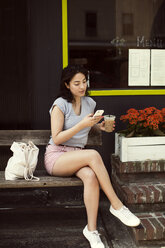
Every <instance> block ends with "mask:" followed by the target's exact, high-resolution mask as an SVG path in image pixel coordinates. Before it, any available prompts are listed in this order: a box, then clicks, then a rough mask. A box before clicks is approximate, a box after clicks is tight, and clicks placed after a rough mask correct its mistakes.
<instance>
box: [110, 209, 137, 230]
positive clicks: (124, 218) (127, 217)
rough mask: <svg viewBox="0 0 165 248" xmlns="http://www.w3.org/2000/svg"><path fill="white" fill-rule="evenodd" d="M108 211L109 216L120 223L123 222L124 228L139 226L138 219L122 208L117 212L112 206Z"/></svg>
mask: <svg viewBox="0 0 165 248" xmlns="http://www.w3.org/2000/svg"><path fill="white" fill-rule="evenodd" d="M109 211H110V212H111V214H113V215H114V216H116V217H117V218H118V219H119V220H120V221H121V222H123V223H124V224H125V225H126V226H132V227H135V226H138V225H139V224H140V219H139V218H138V217H137V216H135V215H134V214H133V213H131V211H130V210H129V209H128V208H127V207H125V206H122V207H121V208H120V209H119V210H115V209H114V208H113V207H112V206H111V207H110V209H109Z"/></svg>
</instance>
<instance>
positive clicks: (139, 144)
mask: <svg viewBox="0 0 165 248" xmlns="http://www.w3.org/2000/svg"><path fill="white" fill-rule="evenodd" d="M115 155H117V156H119V158H120V160H121V161H122V162H128V161H144V160H161V159H163V160H165V136H154V137H131V138H125V137H123V136H121V135H120V134H119V133H116V134H115Z"/></svg>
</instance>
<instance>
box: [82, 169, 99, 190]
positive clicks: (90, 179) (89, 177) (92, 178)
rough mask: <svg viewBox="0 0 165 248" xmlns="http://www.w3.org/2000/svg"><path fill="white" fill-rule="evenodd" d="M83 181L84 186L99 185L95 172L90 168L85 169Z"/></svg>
mask: <svg viewBox="0 0 165 248" xmlns="http://www.w3.org/2000/svg"><path fill="white" fill-rule="evenodd" d="M83 181H84V184H90V185H94V186H97V185H99V182H98V179H97V176H96V174H95V172H94V171H93V170H92V169H91V168H90V167H86V168H85V170H84V176H83Z"/></svg>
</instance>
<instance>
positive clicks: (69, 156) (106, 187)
mask: <svg viewBox="0 0 165 248" xmlns="http://www.w3.org/2000/svg"><path fill="white" fill-rule="evenodd" d="M85 166H89V167H90V168H91V169H92V170H93V171H94V172H95V174H96V176H97V179H98V181H99V184H100V186H101V188H102V190H103V191H104V193H105V194H106V196H107V198H108V199H109V201H110V202H111V205H112V206H113V208H114V209H120V208H121V207H122V205H123V204H122V203H121V201H120V200H119V198H118V197H117V195H116V193H115V192H114V189H113V187H112V184H111V181H110V178H109V175H108V172H107V170H106V168H105V166H104V163H103V160H102V158H101V156H100V154H99V153H98V152H97V151H95V150H92V149H84V150H77V151H71V152H66V153H64V154H63V155H61V156H60V157H59V158H58V160H57V161H56V163H55V165H54V167H53V175H56V176H70V175H73V174H75V173H76V172H77V171H78V170H80V169H81V168H83V167H85Z"/></svg>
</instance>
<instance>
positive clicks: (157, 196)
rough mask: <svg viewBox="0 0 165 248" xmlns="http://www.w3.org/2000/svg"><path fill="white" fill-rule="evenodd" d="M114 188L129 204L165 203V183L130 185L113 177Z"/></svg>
mask: <svg viewBox="0 0 165 248" xmlns="http://www.w3.org/2000/svg"><path fill="white" fill-rule="evenodd" d="M112 182H113V185H114V188H115V189H117V190H118V191H120V192H121V193H122V195H123V198H124V199H125V200H126V202H127V203H128V204H146V203H152V204H153V203H164V202H165V183H153V182H147V183H129V184H122V183H121V181H120V180H119V179H118V177H117V176H115V175H114V174H113V175H112Z"/></svg>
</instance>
